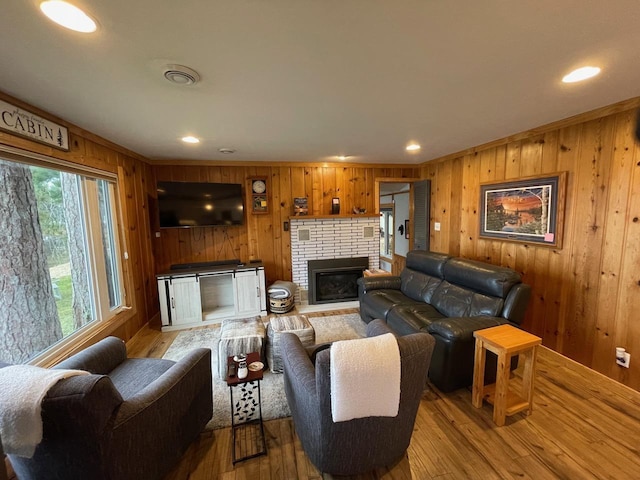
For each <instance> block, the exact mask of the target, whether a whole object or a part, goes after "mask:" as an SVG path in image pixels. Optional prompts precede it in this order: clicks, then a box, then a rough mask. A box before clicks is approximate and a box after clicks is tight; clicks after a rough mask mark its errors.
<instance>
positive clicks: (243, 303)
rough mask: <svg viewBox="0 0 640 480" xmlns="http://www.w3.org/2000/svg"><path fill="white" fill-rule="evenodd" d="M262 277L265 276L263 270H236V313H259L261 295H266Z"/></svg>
mask: <svg viewBox="0 0 640 480" xmlns="http://www.w3.org/2000/svg"><path fill="white" fill-rule="evenodd" d="M260 274H262V275H260ZM261 278H264V271H263V270H258V269H256V270H249V271H244V272H236V276H235V280H234V283H235V288H234V290H235V296H236V315H257V314H259V313H260V307H261V303H262V302H261V297H263V296H264V292H263V288H262V282H261V281H260V279H261Z"/></svg>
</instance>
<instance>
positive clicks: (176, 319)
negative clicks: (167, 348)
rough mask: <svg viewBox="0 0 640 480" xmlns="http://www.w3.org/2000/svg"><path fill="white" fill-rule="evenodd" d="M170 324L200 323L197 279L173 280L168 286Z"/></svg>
mask: <svg viewBox="0 0 640 480" xmlns="http://www.w3.org/2000/svg"><path fill="white" fill-rule="evenodd" d="M169 296H170V299H169V300H170V302H171V303H170V310H171V324H172V325H183V324H186V323H195V322H202V301H201V299H200V282H199V281H198V277H195V276H194V277H184V278H174V279H172V280H171V283H170V284H169Z"/></svg>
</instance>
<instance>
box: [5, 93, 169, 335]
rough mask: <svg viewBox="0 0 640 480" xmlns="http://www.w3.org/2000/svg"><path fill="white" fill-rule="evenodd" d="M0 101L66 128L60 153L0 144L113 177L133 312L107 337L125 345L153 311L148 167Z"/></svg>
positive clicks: (12, 139) (17, 140) (26, 144)
mask: <svg viewBox="0 0 640 480" xmlns="http://www.w3.org/2000/svg"><path fill="white" fill-rule="evenodd" d="M0 98H2V99H4V100H6V101H7V102H10V103H12V104H14V105H18V106H21V107H23V108H25V109H27V110H29V111H32V112H34V113H37V114H39V115H42V116H43V117H45V118H50V119H52V120H55V121H56V122H58V123H61V124H63V125H65V126H67V127H68V128H69V136H70V138H69V144H70V150H69V152H63V151H60V150H57V149H54V148H51V147H48V146H45V145H42V144H40V143H36V142H32V141H30V140H28V139H25V138H21V137H17V136H13V135H10V134H8V133H5V132H1V131H0V143H2V144H4V145H9V146H12V147H16V148H20V149H22V150H26V151H29V152H35V153H38V154H42V155H46V156H49V157H53V158H56V159H60V160H65V161H68V162H72V163H76V164H80V165H85V166H89V167H93V168H96V169H99V170H103V171H107V172H112V173H116V174H118V175H119V177H120V180H119V184H118V187H119V190H120V198H121V200H123V202H122V203H121V205H122V207H123V209H122V212H121V216H122V223H123V225H124V232H125V236H126V237H127V244H128V246H129V249H128V251H127V253H128V255H129V260H128V261H127V262H125V269H126V270H127V271H128V272H129V278H130V281H131V283H132V285H131V287H130V291H131V293H132V295H133V298H132V299H127V303H129V304H130V305H131V306H132V307H133V308H132V312H133V313H131V312H124V313H123V314H122V315H126V317H127V320H126V321H125V322H124V323H123V324H122V325H120V326H119V327H117V328H116V329H115V330H113V331H108V332H107V333H108V334H113V335H117V336H119V337H120V338H122V339H124V340H128V339H130V338H131V337H132V336H133V335H134V334H135V333H136V332H137V331H138V330H139V329H140V328H142V326H143V325H144V324H145V323H147V321H148V319H149V318H150V317H152V316H153V315H155V314H157V312H158V309H159V307H158V298H157V297H158V294H157V288H156V285H155V278H154V259H153V255H152V250H151V248H152V244H151V229H150V226H149V215H148V213H147V197H148V195H149V193H151V192H149V189H152V190H153V193H154V194H155V183H154V182H151V184H149V182H148V179H149V178H153V175H152V169H151V166H150V165H149V164H148V163H147V162H146V161H145V159H144V158H143V157H141V156H139V155H137V154H135V153H133V152H129V151H127V150H126V149H124V148H122V147H119V146H117V145H114V144H112V143H110V142H108V141H106V140H104V139H102V138H99V137H97V136H96V135H93V134H91V133H90V132H87V131H85V130H82V129H81V128H79V127H76V126H75V125H71V124H69V123H67V122H65V121H63V120H61V119H57V118H56V117H54V116H52V115H51V114H49V113H46V112H43V111H41V110H39V109H37V108H34V107H33V106H31V105H28V104H26V103H24V102H21V101H19V100H17V99H15V98H12V97H10V96H8V95H5V94H3V93H1V92H0ZM0 155H1V154H0Z"/></svg>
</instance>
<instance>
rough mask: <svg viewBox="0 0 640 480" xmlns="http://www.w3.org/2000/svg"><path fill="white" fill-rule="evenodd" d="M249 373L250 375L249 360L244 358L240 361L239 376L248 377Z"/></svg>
mask: <svg viewBox="0 0 640 480" xmlns="http://www.w3.org/2000/svg"><path fill="white" fill-rule="evenodd" d="M247 375H249V370H248V369H247V362H246V360H242V361H240V362H238V378H239V379H240V380H242V379H243V378H247Z"/></svg>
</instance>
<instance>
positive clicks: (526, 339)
mask: <svg viewBox="0 0 640 480" xmlns="http://www.w3.org/2000/svg"><path fill="white" fill-rule="evenodd" d="M473 336H474V337H475V338H476V351H475V364H474V369H473V397H472V402H473V406H474V407H476V408H480V407H482V400H483V399H484V400H487V402H488V403H490V404H493V421H494V423H495V424H496V425H498V426H499V427H501V426H502V425H504V423H505V417H506V416H507V415H513V414H514V413H518V412H522V411H523V410H526V412H527V415H529V414H531V411H532V408H533V384H534V380H535V363H536V350H537V348H538V345H540V344H541V343H542V339H541V338H540V337H536V336H535V335H531V334H530V333H528V332H525V331H524V330H520V329H519V328H515V327H513V326H511V325H500V326H498V327H491V328H485V329H483V330H476V331H475V332H473ZM487 350H488V351H490V352H493V353H495V354H496V355H497V356H498V371H497V373H496V383H495V384H493V385H485V384H484V368H485V359H486V351H487ZM514 355H520V356H521V357H523V358H524V362H525V363H524V371H523V375H522V397H521V396H519V395H517V394H515V393H514V392H509V374H510V367H511V357H513V356H514Z"/></svg>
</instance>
